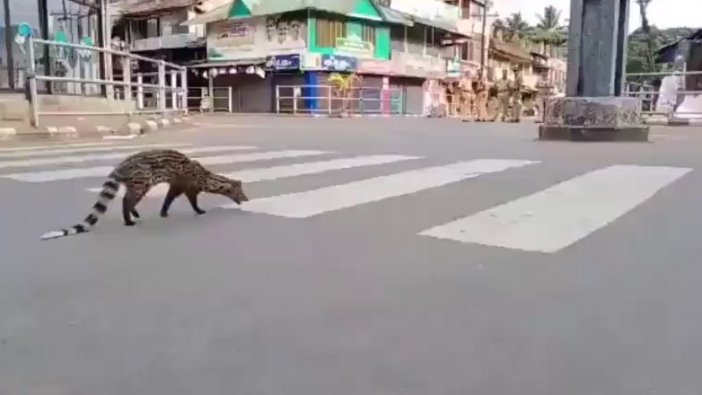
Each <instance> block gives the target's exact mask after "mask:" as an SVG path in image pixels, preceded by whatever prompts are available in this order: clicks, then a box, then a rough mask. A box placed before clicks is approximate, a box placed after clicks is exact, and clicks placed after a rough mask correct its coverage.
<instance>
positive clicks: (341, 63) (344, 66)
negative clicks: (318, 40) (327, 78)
mask: <svg viewBox="0 0 702 395" xmlns="http://www.w3.org/2000/svg"><path fill="white" fill-rule="evenodd" d="M321 66H322V69H323V70H329V71H341V72H352V71H356V70H357V69H358V60H357V59H356V58H354V57H352V56H343V55H322V65H321Z"/></svg>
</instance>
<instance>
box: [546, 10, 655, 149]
mask: <svg viewBox="0 0 702 395" xmlns="http://www.w3.org/2000/svg"><path fill="white" fill-rule="evenodd" d="M629 5H630V0H571V5H570V7H571V9H570V29H569V36H568V76H567V82H566V95H567V97H565V98H551V99H548V100H547V102H546V108H545V111H544V116H545V117H544V124H543V125H541V126H540V127H539V138H540V139H542V140H578V141H579V140H587V141H593V140H595V141H608V140H611V141H614V140H617V141H648V127H647V126H645V125H644V124H643V121H642V118H641V101H640V100H639V99H638V98H636V97H622V96H621V95H622V92H623V90H624V82H625V67H626V50H627V48H626V46H627V45H626V38H627V20H628V16H629Z"/></svg>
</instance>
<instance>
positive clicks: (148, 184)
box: [42, 150, 249, 240]
mask: <svg viewBox="0 0 702 395" xmlns="http://www.w3.org/2000/svg"><path fill="white" fill-rule="evenodd" d="M162 182H166V183H168V184H170V189H169V190H168V194H167V195H166V198H165V199H164V201H163V206H162V207H161V216H162V217H167V216H168V208H169V207H170V206H171V203H173V200H175V198H177V197H178V196H180V195H181V194H185V196H187V198H188V200H189V201H190V205H191V206H192V207H193V210H195V212H196V213H198V214H204V213H205V211H204V210H202V209H200V207H198V205H197V195H198V194H199V193H200V192H209V193H216V194H219V195H223V196H226V197H229V198H230V199H232V200H234V201H235V202H236V203H237V204H241V202H245V201H247V200H249V199H248V198H247V197H246V194H244V190H243V189H242V186H241V181H238V180H232V179H229V178H227V177H224V176H221V175H218V174H215V173H212V172H211V171H209V170H207V169H205V168H204V167H203V166H202V165H201V164H200V163H199V162H198V161H196V160H191V159H190V158H188V157H187V156H186V155H184V154H182V153H180V152H178V151H174V150H150V151H143V152H139V153H137V154H134V155H132V156H129V157H128V158H126V159H125V160H124V161H122V162H121V163H120V164H119V165H117V167H115V169H114V170H113V171H112V172H111V173H110V174H109V175H108V176H107V181H105V183H104V184H103V185H102V191H100V195H99V198H98V200H97V202H95V204H94V205H93V209H92V212H91V213H90V214H89V215H88V216H87V217H86V218H85V219H84V220H83V222H82V223H80V224H77V225H73V226H72V227H70V228H67V229H62V230H57V231H53V232H48V233H45V234H44V235H43V236H42V239H44V240H46V239H53V238H57V237H63V236H69V235H74V234H78V233H84V232H88V231H89V230H90V228H92V227H93V226H94V225H95V224H96V223H97V221H98V218H99V217H100V216H101V215H102V214H104V213H105V211H107V205H108V203H110V201H112V200H113V199H114V198H115V195H116V194H117V192H118V190H119V184H124V186H125V187H126V192H125V195H124V199H122V215H123V216H124V224H125V225H126V226H132V225H134V221H132V218H131V216H132V215H133V216H134V217H135V218H139V213H138V212H137V211H136V208H135V207H136V205H137V204H138V203H139V201H140V200H141V199H142V198H143V197H144V195H146V193H147V192H148V191H149V189H151V188H152V187H153V186H155V185H156V184H160V183H162Z"/></svg>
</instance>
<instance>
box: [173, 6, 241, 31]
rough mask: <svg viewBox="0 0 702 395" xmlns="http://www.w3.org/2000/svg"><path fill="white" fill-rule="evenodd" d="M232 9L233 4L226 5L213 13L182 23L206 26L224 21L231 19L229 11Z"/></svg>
mask: <svg viewBox="0 0 702 395" xmlns="http://www.w3.org/2000/svg"><path fill="white" fill-rule="evenodd" d="M231 7H232V5H231V4H225V5H223V6H219V7H217V8H215V9H214V10H212V11H209V12H206V13H204V14H200V15H198V16H196V17H195V18H192V19H188V20H187V21H185V22H183V23H181V25H186V26H188V25H204V24H207V23H212V22H217V21H223V20H225V19H227V18H229V9H230V8H231Z"/></svg>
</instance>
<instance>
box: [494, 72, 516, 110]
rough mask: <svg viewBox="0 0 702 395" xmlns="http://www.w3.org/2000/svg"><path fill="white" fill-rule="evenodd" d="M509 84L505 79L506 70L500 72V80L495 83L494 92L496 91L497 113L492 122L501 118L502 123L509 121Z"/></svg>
mask: <svg viewBox="0 0 702 395" xmlns="http://www.w3.org/2000/svg"><path fill="white" fill-rule="evenodd" d="M510 88H511V84H510V82H509V80H508V79H507V70H502V79H500V80H497V82H495V90H496V91H497V101H498V103H497V111H495V115H494V117H493V118H492V119H493V121H494V120H497V118H501V120H502V122H505V121H507V120H508V119H509V100H510V98H511V94H510Z"/></svg>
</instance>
